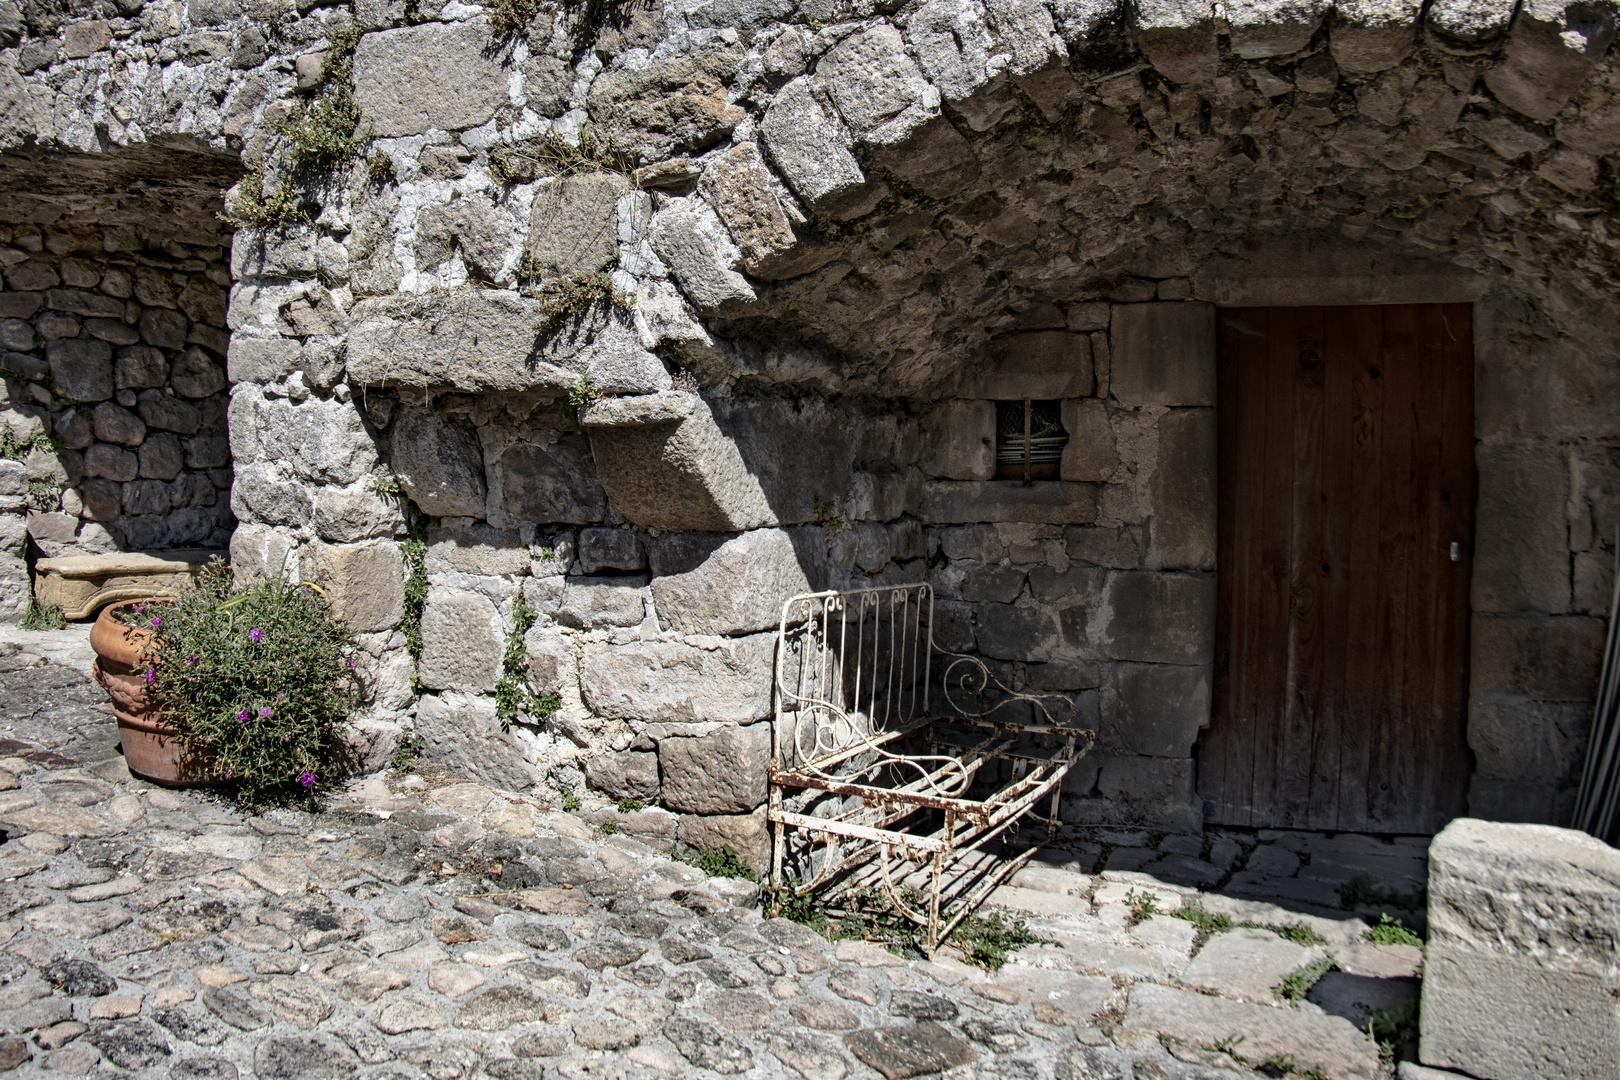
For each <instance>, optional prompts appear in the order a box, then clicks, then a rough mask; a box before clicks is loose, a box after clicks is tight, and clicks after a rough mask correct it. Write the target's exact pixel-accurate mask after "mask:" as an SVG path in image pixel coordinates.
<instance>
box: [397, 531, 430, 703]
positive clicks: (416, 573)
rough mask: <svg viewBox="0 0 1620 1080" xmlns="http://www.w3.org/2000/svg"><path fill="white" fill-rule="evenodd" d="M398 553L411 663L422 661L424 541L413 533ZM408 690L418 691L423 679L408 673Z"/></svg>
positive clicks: (406, 645) (425, 605)
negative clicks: (402, 578)
mask: <svg viewBox="0 0 1620 1080" xmlns="http://www.w3.org/2000/svg"><path fill="white" fill-rule="evenodd" d="M399 554H400V557H401V558H402V559H404V560H405V618H404V623H403V628H404V630H405V648H406V651H408V652H409V653H410V654H411V663H412V664H413V665H415V664H420V663H421V662H422V611H423V610H424V609H425V608H426V607H427V592H428V578H427V540H426V539H425V538H424V537H422V536H421V535H416V536H412V537H411V538H410V539H409V540H406V541H404V542H403V543H401V544H400V545H399ZM411 689H413V690H415V691H417V692H418V693H420V692H421V690H422V681H421V679H420V678H419V677H418V676H417V674H416V672H415V671H412V672H411Z"/></svg>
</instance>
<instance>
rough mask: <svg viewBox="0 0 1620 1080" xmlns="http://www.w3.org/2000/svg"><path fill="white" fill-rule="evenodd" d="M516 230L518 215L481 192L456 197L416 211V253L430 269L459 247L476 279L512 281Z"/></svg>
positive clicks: (551, 224) (462, 258)
mask: <svg viewBox="0 0 1620 1080" xmlns="http://www.w3.org/2000/svg"><path fill="white" fill-rule="evenodd" d="M537 201H538V200H537ZM547 224H548V225H549V226H550V227H555V222H549V223H547ZM516 234H517V219H516V218H514V217H513V216H512V214H511V213H510V212H509V211H507V210H506V209H505V208H504V207H501V206H497V205H495V203H493V202H492V201H491V200H489V199H488V198H486V197H484V196H482V195H475V196H473V197H471V198H467V199H457V200H455V201H454V202H452V203H449V204H446V205H442V206H431V207H428V208H427V209H425V210H423V211H422V213H420V214H419V215H417V218H416V257H417V260H418V262H419V265H420V266H421V267H422V268H423V269H431V268H432V267H435V266H438V265H439V264H440V263H442V262H444V261H445V260H446V259H448V258H450V256H451V255H453V254H455V252H456V250H457V249H460V251H461V261H462V262H463V263H464V264H466V267H467V270H468V272H469V273H470V274H471V275H472V277H473V278H474V279H475V280H478V281H486V282H498V283H500V284H505V285H509V284H511V283H512V281H513V279H514V277H515V274H514V273H513V270H514V269H515V267H514V266H513V264H514V263H515V262H516V259H515V258H514V256H515V255H516V253H517V252H516V248H517V244H516V240H515V237H516ZM603 261H604V262H605V261H606V260H605V259H604V260H603ZM600 266H601V263H598V264H597V266H593V267H591V269H593V270H594V269H597V268H598V267H600Z"/></svg>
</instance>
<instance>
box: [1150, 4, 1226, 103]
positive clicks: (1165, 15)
mask: <svg viewBox="0 0 1620 1080" xmlns="http://www.w3.org/2000/svg"><path fill="white" fill-rule="evenodd" d="M1132 10H1133V12H1134V14H1135V16H1136V18H1135V23H1136V25H1135V30H1136V46H1137V48H1139V49H1141V50H1142V53H1143V55H1145V56H1146V57H1147V58H1148V62H1149V63H1151V64H1152V65H1153V66H1154V67H1156V68H1158V69H1159V74H1161V75H1163V76H1164V77H1165V78H1167V79H1169V80H1170V81H1171V82H1174V83H1186V84H1192V85H1198V84H1200V83H1207V82H1209V81H1210V80H1212V79H1214V78H1215V72H1216V69H1217V67H1218V66H1219V64H1220V57H1221V52H1220V45H1219V43H1218V42H1217V40H1216V37H1215V22H1214V20H1213V19H1211V18H1210V9H1209V8H1207V7H1201V6H1200V5H1197V4H1187V3H1183V2H1181V0H1141V2H1139V3H1136V4H1133V5H1132Z"/></svg>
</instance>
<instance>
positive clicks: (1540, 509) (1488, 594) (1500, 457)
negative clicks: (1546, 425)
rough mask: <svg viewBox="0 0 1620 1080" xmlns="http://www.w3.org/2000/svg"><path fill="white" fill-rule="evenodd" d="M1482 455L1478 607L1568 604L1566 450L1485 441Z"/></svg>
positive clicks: (1538, 608) (1553, 608)
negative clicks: (1487, 442)
mask: <svg viewBox="0 0 1620 1080" xmlns="http://www.w3.org/2000/svg"><path fill="white" fill-rule="evenodd" d="M1476 456H1477V459H1478V462H1479V502H1478V510H1477V511H1476V520H1477V521H1478V522H1479V524H1478V526H1477V529H1476V531H1475V533H1474V553H1473V554H1474V572H1473V585H1472V592H1473V596H1472V604H1473V608H1474V610H1476V611H1492V612H1503V613H1519V612H1525V613H1528V612H1547V613H1551V614H1557V613H1560V612H1564V611H1568V610H1569V603H1570V581H1569V557H1568V550H1569V536H1568V524H1567V521H1566V512H1565V500H1566V498H1567V495H1568V490H1569V479H1568V467H1567V464H1566V462H1565V458H1564V454H1563V453H1562V452H1561V451H1560V450H1559V449H1558V448H1557V447H1554V446H1503V445H1493V444H1486V445H1482V446H1480V447H1479V448H1478V450H1477V451H1476Z"/></svg>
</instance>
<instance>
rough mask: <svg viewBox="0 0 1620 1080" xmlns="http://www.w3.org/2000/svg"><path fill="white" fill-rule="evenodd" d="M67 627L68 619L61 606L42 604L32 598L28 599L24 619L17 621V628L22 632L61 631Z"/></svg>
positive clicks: (23, 614)
mask: <svg viewBox="0 0 1620 1080" xmlns="http://www.w3.org/2000/svg"><path fill="white" fill-rule="evenodd" d="M66 625H67V618H66V617H65V616H64V615H63V614H62V605H61V604H41V603H40V602H39V601H38V600H36V599H34V598H33V597H32V596H30V597H29V598H28V606H27V607H26V608H24V609H23V613H22V618H20V619H18V620H17V626H18V628H19V629H22V630H60V629H62V628H63V627H64V626H66Z"/></svg>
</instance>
